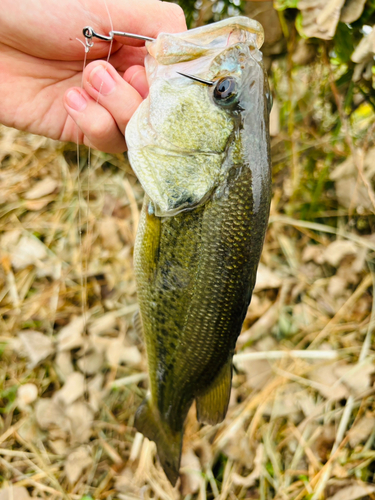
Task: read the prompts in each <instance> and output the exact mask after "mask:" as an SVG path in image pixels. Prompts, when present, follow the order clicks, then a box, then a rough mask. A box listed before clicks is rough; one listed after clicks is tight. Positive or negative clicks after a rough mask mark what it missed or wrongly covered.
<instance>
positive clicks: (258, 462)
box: [232, 443, 265, 488]
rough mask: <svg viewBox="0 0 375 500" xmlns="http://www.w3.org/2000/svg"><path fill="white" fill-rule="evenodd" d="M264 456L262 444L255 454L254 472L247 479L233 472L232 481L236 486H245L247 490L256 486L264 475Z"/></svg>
mask: <svg viewBox="0 0 375 500" xmlns="http://www.w3.org/2000/svg"><path fill="white" fill-rule="evenodd" d="M264 455H265V453H264V445H263V444H262V443H261V444H259V445H258V447H257V451H256V453H255V458H254V469H253V471H252V472H251V473H250V474H249V475H248V476H246V477H243V476H240V475H239V474H237V473H236V472H233V473H232V479H233V482H234V484H237V485H238V486H243V487H245V488H251V487H252V486H254V484H255V483H256V481H257V480H258V479H259V477H260V475H261V473H262V467H263V462H264V458H265V456H264Z"/></svg>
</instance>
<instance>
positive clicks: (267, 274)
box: [254, 264, 282, 293]
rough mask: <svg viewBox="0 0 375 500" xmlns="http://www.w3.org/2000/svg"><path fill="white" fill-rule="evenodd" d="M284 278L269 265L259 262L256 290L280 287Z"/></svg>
mask: <svg viewBox="0 0 375 500" xmlns="http://www.w3.org/2000/svg"><path fill="white" fill-rule="evenodd" d="M281 283H282V280H281V278H280V276H278V275H277V274H276V273H275V272H274V271H271V269H269V268H268V267H266V266H264V265H263V264H259V267H258V271H257V278H256V282H255V287H254V292H255V293H257V292H259V291H260V290H266V289H268V288H279V287H280V286H281Z"/></svg>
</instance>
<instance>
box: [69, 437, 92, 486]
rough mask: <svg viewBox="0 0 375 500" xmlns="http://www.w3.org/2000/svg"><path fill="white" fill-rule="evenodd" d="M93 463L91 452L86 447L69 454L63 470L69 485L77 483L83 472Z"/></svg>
mask: <svg viewBox="0 0 375 500" xmlns="http://www.w3.org/2000/svg"><path fill="white" fill-rule="evenodd" d="M92 463H93V460H92V458H91V450H90V448H89V447H88V446H80V447H79V448H77V449H76V450H74V451H73V452H72V453H70V454H69V456H68V457H67V459H66V461H65V465H64V470H65V474H66V477H67V479H68V481H69V483H70V484H74V483H76V482H77V480H78V478H79V477H80V476H81V475H82V473H83V471H84V470H85V469H87V468H88V467H90V465H91V464H92Z"/></svg>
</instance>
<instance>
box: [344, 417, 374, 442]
mask: <svg viewBox="0 0 375 500" xmlns="http://www.w3.org/2000/svg"><path fill="white" fill-rule="evenodd" d="M374 428H375V417H372V416H365V417H363V418H362V419H361V420H360V421H359V422H358V424H356V425H355V426H354V427H351V429H350V431H349V444H350V446H351V447H352V448H355V447H356V446H357V445H358V444H360V443H364V442H365V441H366V440H367V439H368V438H369V436H370V434H371V433H372V431H373V430H374Z"/></svg>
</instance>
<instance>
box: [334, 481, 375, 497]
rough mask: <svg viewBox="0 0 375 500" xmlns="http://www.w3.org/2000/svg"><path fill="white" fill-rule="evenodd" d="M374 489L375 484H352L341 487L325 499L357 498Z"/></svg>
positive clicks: (372, 491)
mask: <svg viewBox="0 0 375 500" xmlns="http://www.w3.org/2000/svg"><path fill="white" fill-rule="evenodd" d="M374 491H375V486H374V485H373V484H365V483H363V484H353V485H351V486H347V487H345V488H342V489H341V490H339V491H338V492H337V493H335V494H334V495H333V496H332V497H329V498H328V499H327V500H357V499H358V498H362V497H365V496H367V495H369V494H371V493H374Z"/></svg>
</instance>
